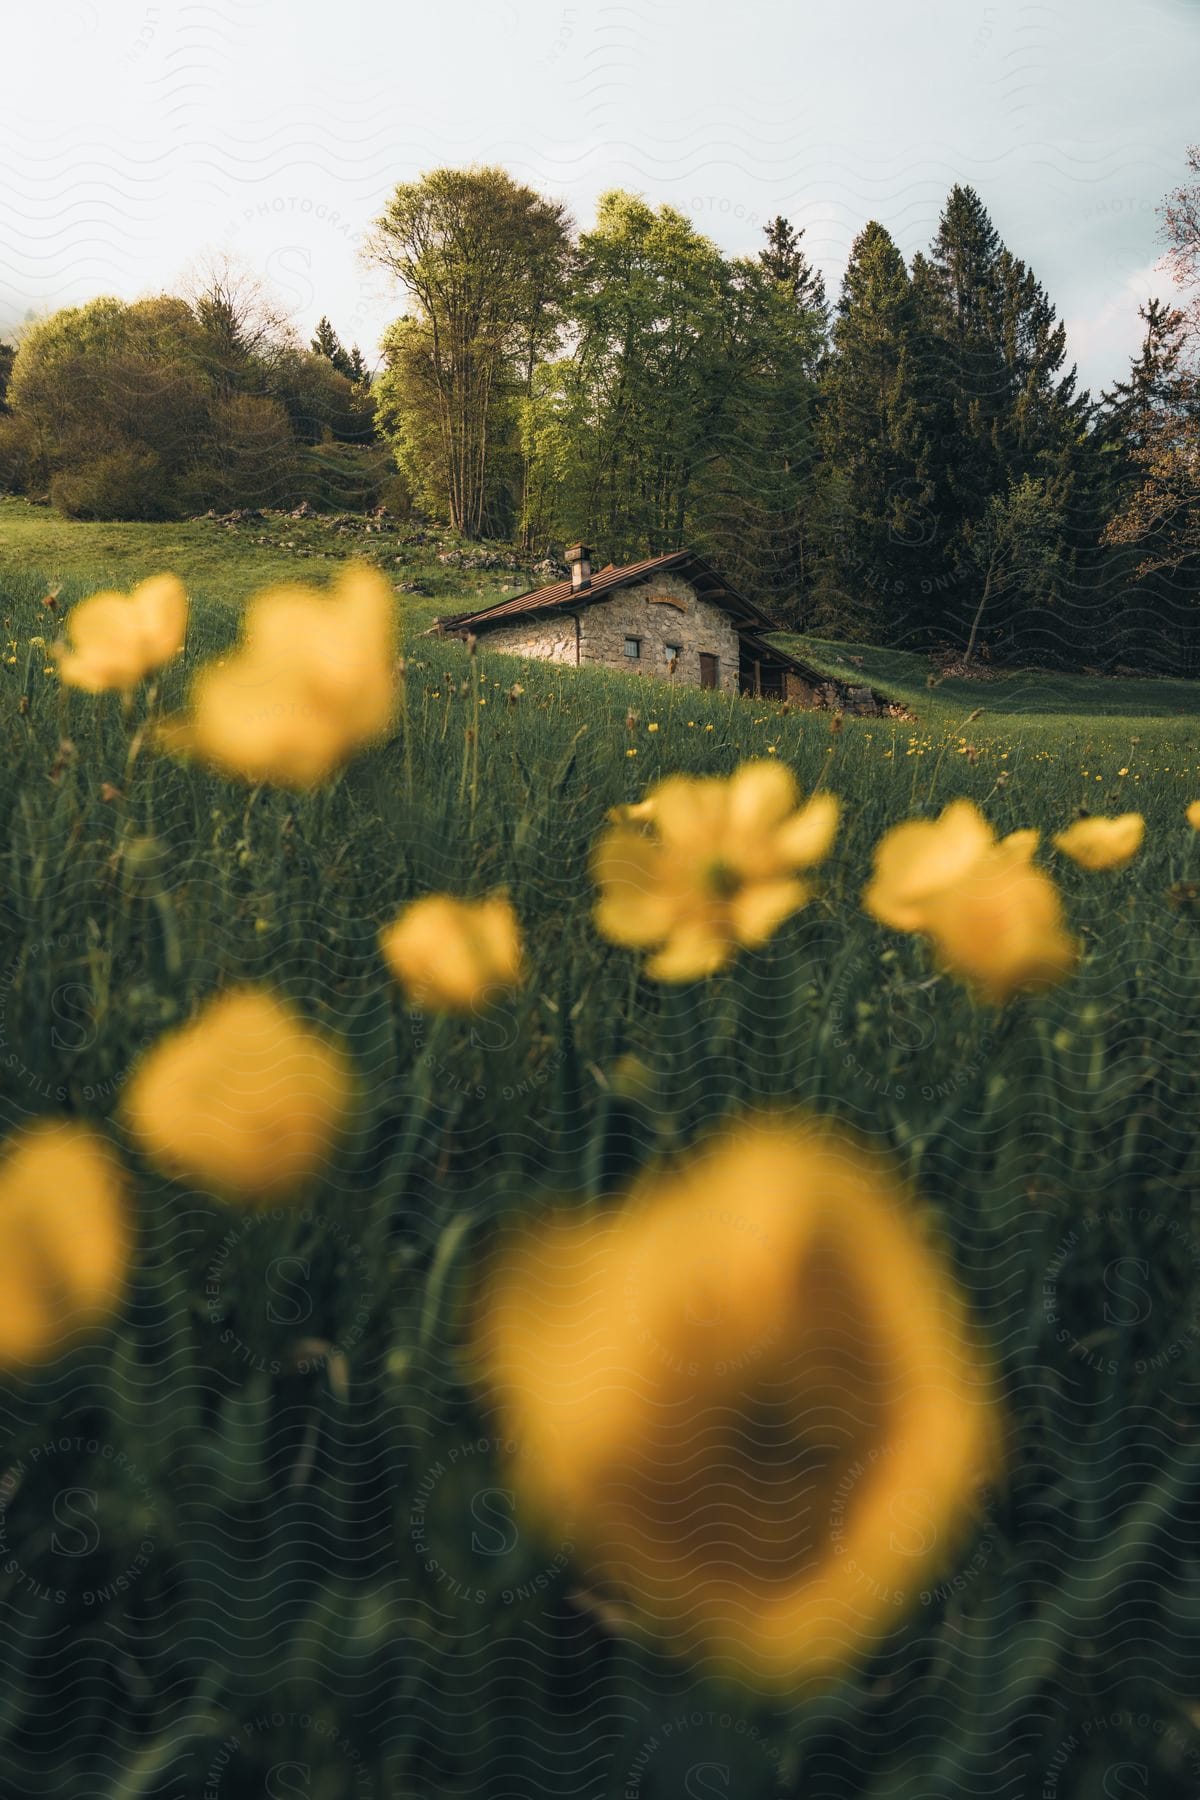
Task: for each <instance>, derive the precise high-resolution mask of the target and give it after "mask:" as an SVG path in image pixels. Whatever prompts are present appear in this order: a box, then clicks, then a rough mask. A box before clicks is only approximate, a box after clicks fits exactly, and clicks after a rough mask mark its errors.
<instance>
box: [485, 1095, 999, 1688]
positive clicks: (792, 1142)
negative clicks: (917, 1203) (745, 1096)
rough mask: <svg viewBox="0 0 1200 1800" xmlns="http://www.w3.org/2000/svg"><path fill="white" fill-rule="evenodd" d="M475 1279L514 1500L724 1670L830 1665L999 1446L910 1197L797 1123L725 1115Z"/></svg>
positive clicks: (976, 1370) (922, 1570) (533, 1234)
mask: <svg viewBox="0 0 1200 1800" xmlns="http://www.w3.org/2000/svg"><path fill="white" fill-rule="evenodd" d="M481 1298H482V1304H481V1306H480V1309H479V1315H478V1326H477V1332H476V1346H475V1348H476V1359H477V1367H478V1371H479V1374H480V1377H481V1379H482V1381H483V1383H484V1384H485V1386H486V1387H487V1388H488V1389H489V1390H490V1392H491V1394H492V1396H493V1398H494V1399H495V1401H496V1403H497V1407H498V1411H499V1414H500V1418H501V1421H502V1425H503V1431H504V1436H505V1438H506V1439H507V1440H508V1441H510V1442H511V1443H512V1445H513V1446H514V1451H513V1460H512V1468H511V1479H512V1482H513V1485H514V1487H515V1488H516V1490H517V1493H518V1497H519V1501H520V1504H521V1505H522V1508H523V1509H525V1510H527V1511H528V1512H529V1514H530V1515H531V1516H532V1517H533V1518H534V1519H536V1520H537V1521H538V1522H539V1523H540V1524H541V1525H542V1526H543V1527H544V1528H548V1529H550V1530H553V1531H554V1532H555V1533H556V1535H561V1534H562V1533H563V1530H564V1527H566V1528H567V1529H568V1530H569V1532H570V1535H571V1537H572V1538H573V1539H574V1541H575V1542H576V1543H577V1544H578V1546H579V1552H578V1553H579V1555H580V1557H581V1560H582V1562H583V1565H584V1570H585V1573H586V1574H587V1575H588V1576H590V1577H592V1578H594V1579H598V1580H600V1581H601V1582H608V1583H610V1584H613V1585H614V1586H615V1587H616V1589H617V1591H618V1593H619V1595H620V1596H621V1597H622V1598H623V1599H624V1600H625V1602H626V1603H627V1604H630V1605H632V1606H634V1607H636V1608H637V1609H639V1610H640V1612H641V1613H642V1614H643V1615H644V1616H646V1617H647V1618H648V1620H649V1622H650V1623H651V1624H652V1625H653V1626H654V1627H655V1628H656V1629H658V1630H659V1631H660V1632H661V1633H662V1634H663V1636H664V1637H665V1638H666V1639H667V1640H668V1641H669V1642H670V1643H671V1645H672V1647H675V1648H679V1649H683V1650H687V1651H690V1652H692V1653H693V1654H697V1655H700V1656H702V1657H704V1658H705V1659H707V1660H708V1661H709V1662H710V1663H712V1664H713V1665H715V1666H716V1667H717V1668H719V1669H725V1670H730V1671H732V1670H735V1669H736V1670H737V1671H738V1673H739V1675H740V1674H744V1673H745V1671H746V1669H747V1668H749V1669H750V1670H751V1671H752V1672H753V1673H754V1675H755V1676H756V1677H757V1678H758V1679H760V1680H764V1681H767V1682H779V1683H781V1684H784V1685H792V1684H794V1683H795V1682H796V1681H798V1680H801V1679H804V1678H806V1677H811V1676H824V1675H827V1674H828V1673H829V1672H830V1671H832V1670H836V1669H839V1668H841V1667H843V1666H844V1665H845V1664H846V1663H848V1662H849V1661H850V1660H851V1659H853V1658H854V1657H855V1656H856V1654H858V1653H859V1652H860V1651H862V1650H864V1649H866V1648H869V1647H870V1646H871V1645H872V1644H873V1642H875V1641H876V1640H877V1639H878V1638H880V1637H882V1636H883V1635H884V1634H885V1633H886V1632H887V1631H888V1630H889V1629H890V1628H891V1627H892V1626H893V1624H894V1623H895V1621H896V1619H897V1616H898V1615H897V1602H898V1599H899V1597H900V1596H901V1595H903V1594H908V1595H913V1594H915V1593H916V1592H918V1591H919V1590H920V1587H921V1585H922V1583H923V1582H925V1581H928V1580H929V1579H930V1578H932V1577H933V1576H934V1575H935V1574H936V1573H938V1572H940V1571H939V1565H942V1566H944V1565H945V1564H946V1559H947V1556H948V1555H952V1554H953V1552H954V1550H955V1548H956V1547H957V1545H956V1540H957V1539H959V1538H960V1536H961V1534H962V1532H963V1530H964V1528H965V1527H966V1525H967V1524H968V1521H969V1518H970V1514H971V1510H972V1506H973V1503H974V1501H975V1498H976V1494H977V1491H978V1490H979V1489H980V1488H981V1487H982V1485H983V1484H984V1483H986V1482H987V1481H988V1480H989V1479H990V1478H991V1477H992V1476H993V1475H994V1474H995V1473H996V1472H997V1470H998V1467H999V1450H1000V1439H1001V1431H1000V1426H999V1422H998V1413H997V1409H996V1406H995V1402H994V1400H993V1399H992V1397H991V1394H990V1392H989V1386H990V1382H991V1371H990V1367H989V1364H988V1362H987V1360H986V1358H985V1356H984V1354H983V1352H982V1350H981V1348H980V1346H979V1344H978V1343H977V1342H976V1341H975V1338H974V1334H973V1332H972V1330H971V1327H970V1323H969V1320H968V1318H967V1316H966V1312H965V1308H964V1305H963V1302H962V1298H961V1296H960V1295H959V1293H958V1292H957V1290H956V1289H955V1286H954V1283H953V1281H952V1279H951V1278H950V1276H949V1275H948V1273H947V1271H946V1269H945V1267H944V1265H943V1263H942V1260H941V1259H940V1257H939V1256H937V1255H936V1254H935V1253H934V1251H933V1250H932V1249H931V1248H930V1247H929V1246H928V1245H927V1244H926V1242H925V1241H924V1240H923V1238H922V1236H921V1234H920V1232H919V1231H918V1229H917V1227H916V1223H915V1220H914V1217H913V1213H912V1208H911V1202H910V1199H909V1197H908V1196H907V1195H906V1194H905V1193H904V1191H903V1190H902V1189H901V1188H900V1187H899V1186H898V1184H897V1183H896V1182H895V1181H894V1179H892V1178H891V1177H889V1176H888V1175H887V1174H886V1172H884V1171H882V1170H881V1169H880V1166H879V1162H878V1158H877V1157H872V1156H868V1155H867V1154H866V1153H865V1152H863V1151H861V1150H859V1148H858V1147H857V1146H856V1145H855V1144H854V1143H853V1142H851V1141H849V1140H847V1139H846V1138H844V1137H842V1136H841V1135H835V1134H834V1133H832V1132H829V1131H825V1130H823V1129H821V1128H819V1127H817V1126H812V1125H806V1124H803V1123H797V1122H788V1121H784V1120H776V1121H773V1122H769V1123H765V1124H761V1123H760V1124H749V1125H743V1126H742V1127H740V1128H736V1129H734V1130H732V1131H730V1132H728V1133H726V1134H724V1135H722V1136H719V1137H717V1138H716V1139H714V1140H710V1141H709V1142H708V1143H706V1144H703V1145H701V1146H700V1147H699V1148H698V1149H697V1151H696V1152H695V1153H694V1154H693V1155H692V1156H691V1157H690V1158H689V1159H687V1160H686V1161H685V1162H684V1163H683V1164H682V1165H681V1166H679V1167H678V1168H676V1169H674V1170H669V1171H667V1172H666V1173H665V1174H662V1175H658V1176H649V1177H644V1178H643V1180H642V1182H641V1183H640V1184H639V1186H638V1187H637V1188H636V1189H635V1191H634V1193H633V1195H632V1196H631V1199H630V1203H629V1204H628V1205H626V1206H625V1207H623V1208H615V1209H611V1210H606V1211H605V1212H603V1213H601V1214H600V1215H598V1216H597V1215H595V1214H591V1215H589V1216H587V1217H580V1216H579V1214H577V1213H576V1214H573V1215H565V1214H564V1215H562V1216H560V1217H559V1218H558V1219H555V1220H552V1221H550V1222H549V1223H548V1224H544V1225H542V1226H541V1227H540V1228H536V1227H535V1228H533V1229H532V1230H529V1231H528V1232H527V1233H526V1234H525V1236H524V1237H523V1238H519V1239H518V1240H517V1241H516V1242H515V1243H514V1244H512V1245H510V1246H509V1247H508V1248H507V1249H506V1250H505V1251H503V1252H502V1253H501V1255H500V1257H499V1259H498V1261H497V1264H496V1266H495V1268H494V1269H493V1271H492V1273H491V1276H490V1278H489V1280H488V1281H487V1283H486V1284H485V1287H484V1290H483V1293H482V1297H481ZM918 1512H919V1513H920V1515H921V1516H922V1518H923V1520H924V1521H925V1522H926V1524H927V1527H928V1529H927V1530H926V1531H925V1532H924V1533H923V1534H922V1535H921V1536H920V1537H919V1538H915V1539H914V1538H913V1537H912V1536H911V1535H909V1534H906V1533H905V1532H904V1531H903V1530H901V1529H898V1526H897V1521H898V1520H900V1519H901V1518H903V1517H904V1516H906V1515H914V1514H916V1513H918Z"/></svg>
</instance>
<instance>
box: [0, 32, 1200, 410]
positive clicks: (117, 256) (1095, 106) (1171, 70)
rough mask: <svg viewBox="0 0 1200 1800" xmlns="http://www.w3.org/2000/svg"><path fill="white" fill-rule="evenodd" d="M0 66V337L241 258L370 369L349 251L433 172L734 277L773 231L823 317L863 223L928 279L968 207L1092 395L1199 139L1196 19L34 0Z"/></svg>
mask: <svg viewBox="0 0 1200 1800" xmlns="http://www.w3.org/2000/svg"><path fill="white" fill-rule="evenodd" d="M0 44H2V54H3V64H4V66H3V102H2V104H0V329H3V328H4V327H5V326H11V325H12V324H14V323H15V322H17V321H20V320H22V319H24V318H26V317H28V316H30V315H31V314H33V315H37V314H41V313H44V312H47V311H50V310H52V309H53V308H55V307H58V306H63V305H68V304H72V303H75V302H78V301H81V300H84V299H87V298H89V297H91V296H92V295H95V294H97V293H116V294H121V295H124V296H127V297H134V296H136V295H138V294H142V293H146V292H151V291H158V290H161V289H164V288H170V287H171V286H172V284H173V282H175V281H176V280H177V278H178V277H179V275H180V272H181V270H182V269H183V268H184V266H185V265H186V264H187V263H188V262H189V261H191V260H192V259H193V257H194V256H195V254H196V251H197V250H198V249H200V248H201V247H209V248H215V247H225V248H230V249H233V250H234V251H236V252H237V253H238V254H239V255H240V256H241V257H242V258H244V259H245V260H246V261H247V262H249V263H250V264H251V265H253V266H254V267H255V268H256V269H257V270H258V271H259V272H260V273H264V274H266V275H267V276H268V277H269V278H270V280H271V282H272V283H273V284H274V286H275V287H276V289H277V290H278V291H279V293H280V295H281V297H282V298H283V299H284V300H285V302H286V303H287V304H288V305H289V306H290V307H292V308H294V310H295V312H296V315H297V319H298V322H299V323H300V324H301V326H303V327H304V328H306V329H307V328H310V327H311V326H312V325H313V324H314V323H315V321H316V319H317V317H318V316H319V315H320V314H321V313H322V312H327V313H328V314H329V315H330V317H331V318H332V319H333V321H334V324H335V326H336V327H337V329H338V331H339V332H340V334H341V335H342V336H343V337H344V338H345V339H346V340H347V341H350V340H352V339H358V340H359V341H360V342H361V344H362V346H363V349H364V350H365V351H367V352H368V354H369V355H372V356H373V354H374V351H375V345H376V340H377V337H378V334H379V331H380V329H381V327H382V326H383V324H384V323H386V321H387V320H388V319H389V318H390V317H392V316H394V315H395V313H396V312H397V311H398V310H399V307H398V304H397V300H396V297H395V295H394V294H389V292H388V290H387V288H386V287H385V286H384V285H383V283H382V280H381V278H380V277H378V276H376V275H372V274H369V273H367V272H365V271H364V270H363V269H362V267H361V265H360V263H359V261H358V254H357V250H358V240H359V238H360V235H361V233H362V232H363V231H364V229H365V228H366V227H367V225H368V224H369V222H370V220H371V219H372V218H373V217H374V216H375V215H376V214H377V213H378V212H379V210H380V208H381V207H382V205H383V202H384V201H385V199H386V197H387V195H388V193H389V191H390V189H391V188H392V187H393V186H394V184H395V183H396V182H397V181H399V180H408V179H411V178H412V177H414V176H416V175H417V174H419V173H420V171H421V170H422V169H426V168H430V167H434V166H437V165H438V164H445V163H460V164H461V163H467V162H472V161H488V162H499V163H503V164H504V165H506V166H507V167H508V168H509V169H511V170H512V171H513V173H514V174H516V175H518V176H520V177H521V178H523V179H525V180H527V181H530V182H532V183H533V184H535V185H536V186H537V187H539V188H541V189H543V190H545V191H547V192H549V193H552V194H554V195H556V196H558V197H560V198H562V199H564V200H566V201H567V202H568V204H569V205H570V207H571V209H572V211H573V212H574V214H575V217H576V219H577V220H578V221H579V222H580V223H581V224H587V223H589V222H590V220H591V217H592V214H593V209H594V205H595V200H596V196H597V195H598V194H599V193H601V192H603V190H604V189H605V188H608V187H613V186H623V187H628V188H632V189H634V190H636V191H638V192H640V193H642V194H644V195H645V196H646V198H647V199H649V200H651V201H652V202H655V203H658V202H661V201H667V202H669V203H670V204H671V205H673V206H676V207H678V208H679V209H680V210H681V211H682V212H684V213H686V214H687V215H688V216H689V217H691V218H692V219H693V220H694V221H695V223H696V224H697V226H699V227H700V228H701V229H702V230H704V231H705V232H707V233H708V234H709V235H710V236H712V237H713V238H715V239H716V241H717V242H718V243H719V244H720V245H721V246H722V248H723V249H725V250H726V251H731V252H732V251H746V250H754V249H756V248H757V247H758V244H759V242H760V233H761V227H762V224H763V223H764V222H765V221H766V220H767V219H769V218H771V217H772V216H773V215H774V214H775V213H777V212H782V213H785V214H786V215H787V216H788V217H789V218H790V219H792V221H793V222H794V223H796V224H798V225H803V226H804V227H805V230H806V233H807V236H806V238H805V243H806V246H807V248H808V249H809V252H810V254H811V255H812V257H813V259H814V260H815V261H816V262H817V263H818V264H819V265H820V267H821V268H823V269H824V271H825V273H826V278H827V281H828V284H829V288H830V292H831V295H832V294H836V291H837V285H838V282H839V281H840V278H841V273H842V271H843V269H844V267H845V263H846V257H847V253H848V250H849V246H850V242H851V240H852V238H853V237H854V234H855V232H856V231H858V230H859V229H860V227H861V226H862V225H863V224H864V223H865V222H866V221H867V220H868V219H869V218H871V217H874V218H877V219H879V220H881V221H882V222H883V224H885V225H886V226H887V227H888V229H889V230H890V231H891V232H892V233H893V235H894V236H895V238H896V239H897V241H898V243H899V244H900V247H901V248H902V250H903V251H904V252H905V254H906V255H907V256H909V257H911V255H912V253H913V252H914V251H915V250H918V249H921V248H923V247H925V246H927V244H928V242H929V239H930V236H931V234H932V232H933V230H934V228H935V226H936V222H937V217H938V213H939V211H940V209H941V206H942V202H943V200H944V198H945V195H946V192H947V190H948V189H949V187H950V186H951V184H952V183H953V182H955V181H965V182H969V183H971V184H972V185H973V186H975V187H976V188H977V189H978V190H979V192H980V193H981V194H982V196H983V199H984V201H985V203H986V205H987V206H988V208H989V209H990V211H991V214H992V217H993V219H994V220H995V222H996V225H997V226H998V228H999V230H1000V232H1001V235H1002V236H1003V238H1004V239H1005V241H1006V242H1007V244H1008V245H1009V246H1010V248H1011V249H1012V250H1014V251H1015V252H1016V253H1017V254H1018V255H1020V256H1022V257H1023V258H1024V259H1025V260H1026V262H1028V263H1029V264H1030V265H1031V266H1032V268H1033V269H1034V270H1035V271H1036V273H1037V274H1038V276H1039V277H1040V278H1041V279H1042V281H1043V282H1044V283H1045V284H1046V287H1047V289H1048V290H1049V293H1050V296H1051V298H1052V299H1053V300H1054V302H1055V303H1056V305H1057V306H1058V309H1059V313H1060V315H1061V316H1062V317H1064V318H1065V319H1066V321H1067V327H1068V333H1069V346H1070V354H1071V356H1072V357H1073V358H1074V359H1075V360H1077V361H1078V363H1079V365H1080V371H1081V376H1082V378H1083V380H1084V381H1085V382H1087V383H1089V384H1090V385H1092V386H1093V387H1095V386H1098V385H1100V384H1103V383H1107V382H1109V381H1111V380H1112V379H1113V377H1114V376H1116V375H1118V374H1120V373H1122V372H1123V371H1124V368H1125V364H1126V359H1127V357H1128V356H1129V354H1130V353H1131V352H1132V351H1133V350H1134V349H1135V348H1136V346H1137V344H1138V342H1139V339H1140V325H1139V321H1138V318H1137V306H1138V303H1139V302H1140V301H1143V300H1145V298H1146V297H1147V296H1148V295H1149V294H1151V293H1164V294H1165V293H1166V292H1167V289H1168V283H1167V279H1166V277H1165V276H1164V275H1162V274H1161V273H1156V272H1155V265H1156V263H1157V260H1158V258H1159V256H1160V254H1161V247H1160V244H1159V241H1158V237H1157V231H1158V219H1157V216H1156V208H1157V207H1158V205H1159V203H1160V202H1161V200H1162V197H1163V195H1164V194H1165V193H1166V191H1167V190H1168V189H1169V188H1171V187H1173V186H1175V185H1176V184H1177V183H1178V182H1179V181H1181V180H1182V179H1183V178H1184V175H1185V165H1184V152H1185V148H1186V145H1187V144H1188V143H1189V142H1194V141H1195V140H1196V139H1197V138H1200V106H1198V105H1197V101H1196V96H1197V90H1198V78H1200V0H1137V4H1136V5H1133V4H1130V0H1057V3H1055V4H1049V5H1046V4H1037V5H1023V4H1019V3H1015V0H995V3H994V4H987V5H984V4H980V3H979V0H909V3H908V4H905V5H897V4H896V0H821V3H820V4H817V3H816V0H738V3H737V4H730V3H729V0H720V3H717V0H689V3H687V4H685V3H684V0H633V3H630V4H626V3H624V0H622V3H621V4H611V5H585V4H584V3H583V0H575V3H574V4H571V5H564V4H562V3H561V0H440V4H439V0H181V3H177V4H171V3H170V0H163V3H162V4H160V5H158V6H147V5H145V4H143V0H40V4H35V5H32V6H29V5H27V6H22V7H19V8H18V7H16V6H15V5H10V6H6V7H5V8H4V12H3V19H2V36H0Z"/></svg>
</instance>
